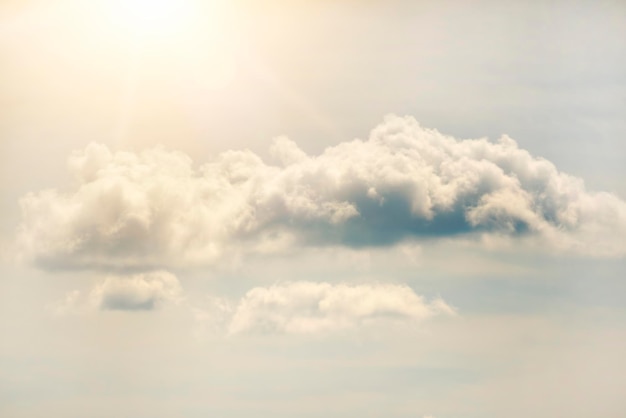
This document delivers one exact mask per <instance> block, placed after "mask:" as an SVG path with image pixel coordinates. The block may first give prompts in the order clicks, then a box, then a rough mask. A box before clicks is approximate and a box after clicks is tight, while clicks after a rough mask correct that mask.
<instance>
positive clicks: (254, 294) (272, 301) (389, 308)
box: [228, 282, 455, 334]
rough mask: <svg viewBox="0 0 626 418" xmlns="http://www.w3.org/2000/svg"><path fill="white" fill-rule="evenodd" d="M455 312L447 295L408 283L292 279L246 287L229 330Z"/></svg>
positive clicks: (317, 328) (309, 328)
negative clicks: (424, 293) (425, 294)
mask: <svg viewBox="0 0 626 418" xmlns="http://www.w3.org/2000/svg"><path fill="white" fill-rule="evenodd" d="M454 313H455V311H454V309H453V308H451V307H450V306H449V305H447V304H446V303H445V302H444V301H443V300H441V299H435V300H433V301H431V302H426V301H425V300H424V299H423V298H422V297H421V296H419V295H417V294H416V293H415V292H413V290H412V289H411V288H409V287H408V286H404V285H393V284H368V285H347V284H336V285H332V284H329V283H315V282H290V283H284V284H277V285H273V286H270V287H256V288H254V289H252V290H250V291H249V292H248V293H246V295H245V296H244V297H243V298H242V299H241V300H240V301H239V303H238V304H237V305H236V307H235V309H234V311H233V315H232V319H231V321H230V323H229V325H228V332H229V333H230V334H239V333H250V332H251V333H255V332H260V333H287V334H314V333H320V332H331V331H336V330H340V329H347V328H354V327H357V326H361V325H366V324H368V323H376V322H381V321H383V322H384V321H390V320H402V321H422V320H425V319H428V318H431V317H433V316H436V315H442V314H443V315H453V314H454Z"/></svg>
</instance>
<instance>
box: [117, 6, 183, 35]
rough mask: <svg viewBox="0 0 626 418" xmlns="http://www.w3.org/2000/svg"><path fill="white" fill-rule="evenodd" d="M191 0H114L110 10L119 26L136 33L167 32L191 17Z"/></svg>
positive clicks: (162, 33)
mask: <svg viewBox="0 0 626 418" xmlns="http://www.w3.org/2000/svg"><path fill="white" fill-rule="evenodd" d="M192 6H193V4H192V2H191V1H185V0H115V1H112V2H111V3H110V7H111V13H112V14H113V16H114V18H115V20H116V21H117V22H118V24H119V26H120V29H122V30H125V31H130V32H132V33H136V34H139V35H149V36H159V35H168V34H171V33H173V32H176V31H179V30H182V29H184V28H185V26H187V25H189V24H190V23H191V21H192V20H193V16H194V10H193V7H192Z"/></svg>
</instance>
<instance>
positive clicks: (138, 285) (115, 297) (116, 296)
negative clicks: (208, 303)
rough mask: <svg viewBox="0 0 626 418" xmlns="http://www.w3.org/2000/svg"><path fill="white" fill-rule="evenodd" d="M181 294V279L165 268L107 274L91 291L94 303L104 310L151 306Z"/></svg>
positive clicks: (153, 306) (142, 308)
mask: <svg viewBox="0 0 626 418" xmlns="http://www.w3.org/2000/svg"><path fill="white" fill-rule="evenodd" d="M181 297H182V288H181V287H180V284H179V282H178V279H177V278H176V276H174V275H173V274H171V273H168V272H165V271H155V272H150V273H141V274H134V275H131V276H128V277H120V276H111V277H107V278H106V279H105V280H104V282H103V283H101V284H100V285H98V286H97V287H96V288H95V289H94V290H93V291H92V292H91V294H90V299H91V302H92V304H93V305H94V306H97V307H98V308H99V309H102V310H152V309H155V308H158V307H159V306H160V305H162V304H163V303H167V302H178V301H180V300H181Z"/></svg>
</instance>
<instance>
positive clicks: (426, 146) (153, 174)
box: [18, 117, 626, 270]
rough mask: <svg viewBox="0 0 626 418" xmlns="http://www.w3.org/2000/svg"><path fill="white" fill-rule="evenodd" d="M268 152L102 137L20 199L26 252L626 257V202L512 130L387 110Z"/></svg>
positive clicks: (82, 263) (55, 264)
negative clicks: (360, 130)
mask: <svg viewBox="0 0 626 418" xmlns="http://www.w3.org/2000/svg"><path fill="white" fill-rule="evenodd" d="M271 152H272V155H273V156H274V158H275V159H276V160H277V161H279V163H280V165H279V166H273V165H269V164H267V163H265V162H263V161H262V160H261V159H260V158H259V157H258V156H257V155H255V154H254V153H252V152H250V151H229V152H225V153H222V154H220V155H219V156H218V157H217V158H216V159H215V160H213V161H211V162H209V163H206V164H204V165H201V166H199V167H195V166H194V165H193V163H192V161H191V159H190V158H189V157H188V156H187V155H185V154H182V153H179V152H172V151H167V150H164V149H161V148H156V149H151V150H147V151H143V152H140V153H131V152H112V151H111V150H109V149H108V148H107V147H105V146H103V145H97V144H91V145H89V146H88V147H87V148H86V149H85V150H83V151H80V152H76V153H74V154H73V155H72V156H71V157H70V159H69V169H70V172H71V174H72V176H73V179H74V183H73V184H72V185H71V186H70V187H69V188H66V189H52V190H44V191H40V192H36V193H31V194H29V195H27V196H25V197H24V198H23V199H22V200H21V207H22V213H23V220H22V224H21V227H20V232H19V237H18V241H19V244H20V248H21V251H22V255H23V256H25V257H26V258H28V259H31V260H33V261H34V262H35V263H37V264H38V265H40V266H43V267H46V268H102V269H113V268H114V269H144V270H146V269H153V268H157V267H168V266H176V265H189V264H212V263H215V262H217V261H219V260H221V259H222V258H223V257H225V256H227V255H229V254H232V253H235V252H237V251H253V252H281V251H284V250H285V249H288V248H291V247H293V246H298V245H327V244H339V245H345V246H351V247H364V246H385V245H391V244H395V243H398V242H401V241H403V240H406V239H422V238H430V239H432V238H440V237H460V236H465V237H478V236H482V237H483V240H482V241H481V240H477V242H478V241H481V242H503V241H510V240H513V241H515V242H530V243H531V244H532V246H533V247H534V248H539V249H540V250H542V251H545V250H556V251H575V252H577V253H582V254H587V255H598V256H623V255H624V254H626V245H625V244H624V241H623V239H622V237H623V236H624V234H626V203H624V202H623V201H622V200H620V199H619V198H617V197H616V196H613V195H611V194H608V193H591V192H587V191H586V190H585V187H584V184H583V182H582V180H580V179H578V178H575V177H572V176H569V175H567V174H564V173H561V172H559V171H558V170H557V169H556V167H555V166H554V165H553V164H552V163H550V162H549V161H546V160H544V159H541V158H536V157H533V156H531V155H530V154H529V153H528V152H527V151H525V150H523V149H520V148H519V147H518V145H517V144H516V142H515V141H513V140H512V139H510V138H508V137H503V138H501V139H500V140H499V141H497V142H495V143H494V142H489V141H488V140H486V139H476V140H457V139H454V138H452V137H449V136H445V135H442V134H440V133H439V132H437V131H435V130H430V129H425V128H423V127H421V126H420V125H419V124H418V123H417V122H416V121H415V120H414V119H412V118H410V117H405V118H400V117H388V118H387V119H386V120H385V122H384V123H382V124H381V125H379V126H378V127H376V128H375V129H374V130H373V131H372V133H371V135H370V138H369V139H368V140H366V141H362V140H354V141H351V142H346V143H341V144H339V145H337V146H334V147H330V148H327V149H326V150H325V151H324V152H323V153H322V154H321V155H319V156H308V155H306V154H305V153H304V152H303V151H302V150H300V149H299V148H298V147H297V145H296V144H295V143H294V142H292V141H290V140H289V139H287V138H279V139H277V140H276V141H275V143H274V145H273V146H272V149H271Z"/></svg>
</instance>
